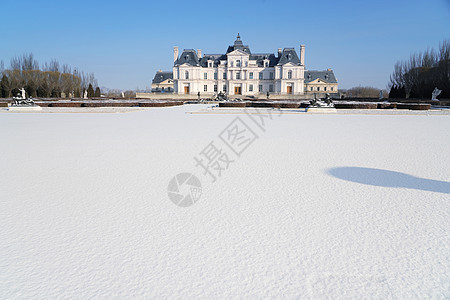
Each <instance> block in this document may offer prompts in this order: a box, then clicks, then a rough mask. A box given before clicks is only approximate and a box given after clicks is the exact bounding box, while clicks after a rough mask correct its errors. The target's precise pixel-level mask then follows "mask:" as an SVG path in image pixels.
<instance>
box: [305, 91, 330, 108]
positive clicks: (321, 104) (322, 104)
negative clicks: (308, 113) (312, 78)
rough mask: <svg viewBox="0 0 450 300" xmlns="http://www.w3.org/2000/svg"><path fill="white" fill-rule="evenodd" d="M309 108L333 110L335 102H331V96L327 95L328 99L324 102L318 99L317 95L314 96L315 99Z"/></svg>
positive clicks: (311, 101) (310, 102)
mask: <svg viewBox="0 0 450 300" xmlns="http://www.w3.org/2000/svg"><path fill="white" fill-rule="evenodd" d="M309 107H325V108H332V107H334V104H333V101H332V100H331V97H330V94H328V93H327V94H326V97H325V99H324V100H321V99H318V98H317V97H316V94H314V99H313V100H310V101H309V106H308V108H309Z"/></svg>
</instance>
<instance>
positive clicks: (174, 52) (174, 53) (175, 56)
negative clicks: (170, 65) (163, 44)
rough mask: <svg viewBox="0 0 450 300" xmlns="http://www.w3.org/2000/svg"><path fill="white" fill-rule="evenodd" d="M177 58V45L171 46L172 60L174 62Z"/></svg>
mask: <svg viewBox="0 0 450 300" xmlns="http://www.w3.org/2000/svg"><path fill="white" fill-rule="evenodd" d="M177 59H178V47H177V46H175V47H173V62H176V61H177Z"/></svg>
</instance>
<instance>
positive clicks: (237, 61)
mask: <svg viewBox="0 0 450 300" xmlns="http://www.w3.org/2000/svg"><path fill="white" fill-rule="evenodd" d="M240 66H241V61H240V60H239V59H238V60H236V67H240Z"/></svg>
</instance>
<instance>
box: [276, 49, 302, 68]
mask: <svg viewBox="0 0 450 300" xmlns="http://www.w3.org/2000/svg"><path fill="white" fill-rule="evenodd" d="M287 63H293V64H295V65H300V59H299V58H298V56H297V53H296V52H295V49H294V48H284V49H283V52H282V53H281V57H279V61H278V64H279V65H284V64H287Z"/></svg>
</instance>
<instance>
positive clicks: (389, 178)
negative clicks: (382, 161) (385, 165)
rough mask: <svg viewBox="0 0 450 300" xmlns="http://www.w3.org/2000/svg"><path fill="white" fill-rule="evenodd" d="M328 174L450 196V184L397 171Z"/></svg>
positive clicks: (348, 169)
mask: <svg viewBox="0 0 450 300" xmlns="http://www.w3.org/2000/svg"><path fill="white" fill-rule="evenodd" d="M327 173H328V174H329V175H331V176H334V177H336V178H339V179H342V180H347V181H352V182H357V183H362V184H367V185H373V186H382V187H396V188H408V189H416V190H422V191H430V192H437V193H444V194H450V182H447V181H439V180H433V179H426V178H420V177H414V176H411V175H408V174H405V173H400V172H395V171H389V170H381V169H372V168H360V167H338V168H331V169H328V170H327Z"/></svg>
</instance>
